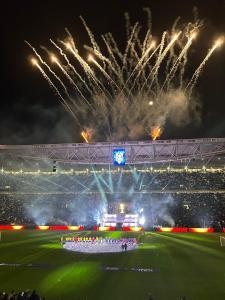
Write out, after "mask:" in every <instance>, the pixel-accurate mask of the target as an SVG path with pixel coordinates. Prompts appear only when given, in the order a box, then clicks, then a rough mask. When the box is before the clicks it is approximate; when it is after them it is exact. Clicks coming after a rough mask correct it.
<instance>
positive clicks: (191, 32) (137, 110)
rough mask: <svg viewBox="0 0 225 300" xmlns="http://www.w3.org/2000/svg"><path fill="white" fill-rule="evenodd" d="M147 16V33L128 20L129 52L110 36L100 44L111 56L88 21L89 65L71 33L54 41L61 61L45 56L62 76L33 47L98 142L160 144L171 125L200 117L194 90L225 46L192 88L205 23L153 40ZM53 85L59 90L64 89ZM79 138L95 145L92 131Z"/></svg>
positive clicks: (62, 95)
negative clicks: (191, 68) (194, 49)
mask: <svg viewBox="0 0 225 300" xmlns="http://www.w3.org/2000/svg"><path fill="white" fill-rule="evenodd" d="M145 11H146V12H147V15H148V21H147V25H148V26H147V29H146V32H145V33H143V32H142V31H141V30H143V29H141V28H145V27H144V26H141V25H140V24H139V23H138V22H136V23H135V24H133V25H132V24H131V23H130V19H129V16H128V14H126V16H125V18H126V33H127V41H126V46H125V49H120V48H119V46H118V44H117V42H116V40H115V38H114V37H113V35H112V34H111V33H107V34H103V35H102V36H101V38H102V40H103V43H104V46H105V49H102V48H100V46H99V45H100V43H98V41H97V40H96V39H95V37H94V34H93V33H92V32H91V30H90V28H89V27H88V25H87V23H86V22H85V21H84V19H83V18H81V20H82V23H83V25H84V27H85V29H86V31H87V33H88V36H89V38H90V45H85V46H84V47H85V49H86V50H87V51H88V53H89V55H88V57H87V56H85V57H84V58H83V57H82V56H81V55H80V52H79V48H78V46H77V44H76V43H75V41H74V40H73V37H72V35H71V33H70V32H69V31H68V29H66V33H67V35H68V36H67V38H66V40H64V41H62V40H59V42H57V43H55V42H54V41H52V40H50V42H51V45H53V46H54V48H55V50H56V51H57V53H56V54H53V52H52V51H49V50H47V52H48V54H49V53H52V55H51V61H52V62H53V66H54V65H55V66H57V68H56V69H57V70H56V71H57V74H56V73H55V72H54V71H52V69H51V68H50V67H49V66H48V65H47V63H46V62H45V61H44V60H43V59H42V57H41V56H40V55H39V54H38V53H37V51H36V49H34V48H33V47H32V46H31V45H30V44H29V43H28V44H29V46H30V47H31V48H32V50H33V51H34V53H35V55H36V57H37V60H36V59H32V64H33V65H34V66H37V68H38V69H39V70H40V72H41V73H42V75H43V76H44V78H45V79H46V80H47V81H48V83H49V85H50V86H51V87H52V88H53V90H54V91H55V92H56V94H57V95H58V97H59V98H60V100H61V102H62V103H63V105H64V106H65V107H66V108H67V110H68V111H69V112H70V113H71V114H72V115H73V117H74V118H75V120H76V122H77V123H78V125H79V127H80V128H93V129H94V133H95V137H94V138H95V139H102V137H103V136H105V137H106V139H107V140H117V141H118V140H125V139H138V138H143V137H144V136H145V135H146V133H149V132H152V131H153V132H152V133H151V136H152V139H153V140H154V139H156V138H159V137H160V134H161V132H162V129H163V127H164V126H165V124H166V122H167V121H168V120H169V121H170V122H172V123H175V124H177V125H179V124H185V123H187V122H190V121H191V116H192V117H193V116H194V115H196V114H197V113H198V112H197V110H195V108H196V107H198V103H197V102H196V101H198V100H197V99H196V98H195V97H194V95H195V93H193V91H194V88H195V85H196V83H197V80H198V78H199V76H200V75H201V72H202V70H203V67H204V66H205V64H206V62H207V61H208V59H209V58H210V57H211V55H212V53H213V52H214V51H215V49H217V48H218V47H220V46H221V45H222V44H223V39H218V40H217V41H216V42H215V44H214V45H213V47H212V48H211V49H210V50H209V51H208V53H207V55H206V57H205V58H204V60H203V61H202V62H201V63H200V64H199V67H198V68H197V69H196V71H195V72H194V74H193V76H192V77H191V79H190V80H188V78H185V76H184V75H185V67H186V64H187V63H188V53H189V50H190V48H191V46H192V44H193V43H192V42H193V40H194V39H195V38H196V36H197V33H198V32H199V31H200V30H201V25H202V22H200V21H199V20H196V18H195V22H194V23H191V22H189V23H188V24H187V25H185V24H184V26H182V28H177V27H178V25H177V24H178V20H179V19H177V20H176V21H175V23H174V24H173V26H172V29H171V30H166V31H165V32H163V34H162V36H161V37H159V38H155V37H154V38H153V33H152V21H151V12H150V10H149V9H145ZM58 43H60V44H61V47H59V45H58ZM45 50H46V48H45ZM68 57H69V58H70V60H69V58H68ZM72 60H73V62H74V63H72ZM39 61H40V62H41V63H42V64H43V68H41V67H40V65H39V63H38V62H39ZM45 68H46V71H45V70H44V69H45ZM58 72H59V73H60V72H62V73H63V75H64V76H63V77H64V78H63V79H64V80H62V79H61V76H60V78H59V75H58ZM47 73H49V76H50V75H51V76H53V77H54V78H53V79H51V78H50V77H49V76H48V74H47ZM54 80H57V82H60V84H61V86H60V87H61V88H60V89H59V88H58V85H55V84H54ZM185 85H186V88H184V86H185ZM72 87H73V88H72ZM61 90H62V91H61ZM153 104H154V105H153ZM155 124H157V126H154V125H155ZM151 128H154V130H153V129H152V130H151ZM81 135H82V137H83V139H84V140H85V142H87V143H89V142H90V140H91V139H92V135H93V132H92V135H91V137H90V136H89V135H88V131H87V130H82V132H81Z"/></svg>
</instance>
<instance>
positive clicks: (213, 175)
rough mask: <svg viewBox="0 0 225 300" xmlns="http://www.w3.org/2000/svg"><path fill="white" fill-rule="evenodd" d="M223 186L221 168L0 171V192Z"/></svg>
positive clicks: (220, 189) (128, 193)
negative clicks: (77, 171)
mask: <svg viewBox="0 0 225 300" xmlns="http://www.w3.org/2000/svg"><path fill="white" fill-rule="evenodd" d="M224 186H225V170H223V171H211V170H209V171H206V170H201V171H197V172H196V171H191V170H187V171H184V170H183V172H178V171H176V172H175V171H171V170H167V169H165V170H164V171H158V170H157V171H154V170H153V171H152V172H151V171H149V170H144V171H143V169H142V170H138V169H131V170H130V171H129V172H127V171H126V172H124V171H123V170H117V172H108V171H96V170H86V171H85V172H82V173H80V174H77V173H74V172H60V171H59V172H55V173H53V172H46V173H45V172H20V171H18V172H9V171H0V195H1V194H8V195H10V194H30V195H32V194H34V195H37V194H39V195H50V194H55V195H60V194H61V195H65V194H108V195H110V194H111V195H116V194H119V195H122V194H123V197H125V198H127V197H128V198H132V197H133V196H134V195H135V194H154V193H183V194H187V193H225V189H224Z"/></svg>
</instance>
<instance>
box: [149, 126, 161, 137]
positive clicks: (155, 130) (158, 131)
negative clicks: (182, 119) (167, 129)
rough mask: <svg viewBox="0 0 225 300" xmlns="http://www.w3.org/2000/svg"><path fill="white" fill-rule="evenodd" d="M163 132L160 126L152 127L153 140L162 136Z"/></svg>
mask: <svg viewBox="0 0 225 300" xmlns="http://www.w3.org/2000/svg"><path fill="white" fill-rule="evenodd" d="M161 133H162V130H161V128H160V127H159V126H154V127H152V128H151V133H150V135H151V138H152V140H153V141H155V140H156V139H158V138H160V136H161Z"/></svg>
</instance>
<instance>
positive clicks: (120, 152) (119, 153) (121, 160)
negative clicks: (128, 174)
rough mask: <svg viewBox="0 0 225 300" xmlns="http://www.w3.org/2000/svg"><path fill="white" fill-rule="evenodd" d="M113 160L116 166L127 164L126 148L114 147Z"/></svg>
mask: <svg viewBox="0 0 225 300" xmlns="http://www.w3.org/2000/svg"><path fill="white" fill-rule="evenodd" d="M113 161H114V165H115V166H125V164H126V156H125V149H114V150H113Z"/></svg>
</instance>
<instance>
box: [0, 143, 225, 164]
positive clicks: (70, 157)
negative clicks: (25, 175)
mask: <svg viewBox="0 0 225 300" xmlns="http://www.w3.org/2000/svg"><path fill="white" fill-rule="evenodd" d="M118 148H119V149H120V148H122V149H125V155H126V163H127V164H131V165H132V164H135V165H137V164H156V163H164V162H183V163H184V162H185V163H186V162H187V163H188V162H191V161H193V160H195V161H196V160H197V161H203V160H204V163H206V164H208V163H211V162H213V161H215V159H219V160H221V162H220V163H224V161H225V138H206V139H183V140H156V141H129V142H112V143H109V142H108V143H91V144H85V143H82V144H36V145H0V155H1V154H2V155H4V156H5V155H10V157H11V158H15V159H16V158H17V157H18V158H19V157H21V158H24V159H37V160H53V161H58V162H63V163H74V164H78V165H88V164H96V165H105V164H113V150H114V149H118Z"/></svg>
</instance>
